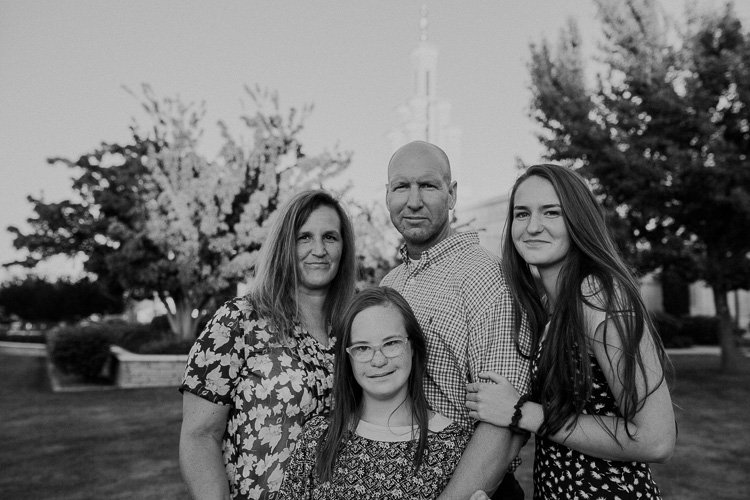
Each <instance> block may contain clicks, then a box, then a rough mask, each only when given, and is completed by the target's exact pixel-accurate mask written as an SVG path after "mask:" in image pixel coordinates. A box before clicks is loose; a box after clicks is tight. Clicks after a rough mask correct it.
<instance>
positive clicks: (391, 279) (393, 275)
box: [380, 264, 406, 288]
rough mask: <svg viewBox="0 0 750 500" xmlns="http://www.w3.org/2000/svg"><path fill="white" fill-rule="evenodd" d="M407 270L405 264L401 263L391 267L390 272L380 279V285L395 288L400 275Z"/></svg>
mask: <svg viewBox="0 0 750 500" xmlns="http://www.w3.org/2000/svg"><path fill="white" fill-rule="evenodd" d="M405 270H406V265H405V264H399V265H398V266H396V267H394V268H393V269H391V270H390V271H389V272H388V274H386V275H385V276H384V277H383V279H382V280H380V286H387V287H391V288H393V286H394V284H395V283H396V282H397V280H398V277H399V276H400V275H402V274H403V273H404V271H405Z"/></svg>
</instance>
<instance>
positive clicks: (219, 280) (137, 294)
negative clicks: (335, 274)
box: [9, 85, 350, 339]
mask: <svg viewBox="0 0 750 500" xmlns="http://www.w3.org/2000/svg"><path fill="white" fill-rule="evenodd" d="M246 90H247V93H248V95H249V96H250V98H251V100H252V101H253V104H254V107H255V112H254V113H251V114H246V115H243V116H241V117H240V118H241V120H242V122H243V123H244V125H245V127H246V131H247V132H249V133H250V137H249V138H248V137H240V138H235V137H233V136H232V134H231V133H230V131H229V128H228V127H227V126H226V125H225V124H223V123H221V122H220V123H219V128H220V131H221V134H222V138H223V146H222V148H221V151H220V152H219V154H218V156H217V158H216V159H208V158H206V157H205V156H204V155H203V154H201V152H200V145H201V137H202V132H203V131H202V128H201V123H202V120H203V118H204V116H205V110H204V107H203V105H196V104H193V103H191V104H185V103H183V102H182V101H181V100H180V99H179V98H175V99H171V98H165V99H158V98H157V97H155V96H154V94H153V92H152V91H151V89H150V88H149V87H148V86H145V85H144V87H143V95H142V97H141V98H140V99H141V104H142V106H143V108H144V109H145V111H146V112H147V114H148V116H149V118H150V119H151V120H152V123H153V127H152V129H151V130H150V131H149V132H147V133H141V132H140V131H139V130H138V129H137V128H136V127H132V128H131V131H132V141H131V143H129V144H126V145H119V144H102V145H101V147H100V148H98V149H96V150H94V151H92V152H91V153H87V154H84V155H82V156H81V157H80V158H79V159H78V160H77V161H75V162H74V161H70V160H66V159H61V158H53V159H50V160H49V162H50V163H51V164H53V165H62V166H67V167H69V168H71V169H73V170H74V171H77V172H79V173H80V175H79V176H78V177H77V178H76V179H75V180H74V182H73V191H74V192H75V195H76V196H75V197H74V199H71V200H66V201H63V202H59V203H46V202H44V201H43V200H41V199H37V198H33V197H29V201H30V202H31V203H32V205H33V208H34V211H35V214H36V215H35V216H34V217H32V218H30V219H28V221H27V222H28V223H29V225H30V226H31V230H30V231H29V232H27V233H25V232H23V231H21V230H20V229H19V228H16V227H10V228H9V230H10V231H11V232H12V233H14V234H15V239H14V245H15V246H16V248H19V249H21V248H23V249H26V250H27V251H28V256H27V258H26V259H25V260H24V261H22V262H20V263H21V264H23V265H26V266H33V265H35V264H36V263H38V262H39V261H40V260H43V259H44V258H46V257H49V256H52V255H56V254H66V255H77V254H79V253H82V254H84V255H85V256H86V261H85V264H84V268H85V270H86V271H88V272H91V273H94V274H96V275H97V276H99V278H100V279H102V280H104V281H106V283H107V284H108V286H109V287H110V289H112V290H114V291H124V292H125V293H126V295H127V296H128V297H130V298H134V299H144V298H152V297H153V296H154V295H155V296H157V297H158V298H159V299H160V300H161V301H162V302H163V303H164V304H165V306H166V308H167V310H168V312H169V322H170V325H171V327H172V330H173V331H174V332H175V333H177V334H179V335H180V336H181V337H182V338H185V339H194V338H195V334H196V329H197V325H198V323H199V321H200V320H201V317H202V316H203V315H205V314H206V313H207V311H208V310H209V309H211V308H213V307H215V305H216V304H215V302H220V301H221V299H223V298H226V297H228V296H231V295H232V294H233V293H234V290H235V289H236V285H237V283H239V282H240V281H242V280H244V279H246V278H247V277H248V276H249V275H251V272H252V269H253V266H254V262H255V258H256V254H257V251H258V249H259V247H260V244H261V242H262V241H263V239H264V237H265V233H266V231H267V229H268V226H269V223H270V220H271V218H272V216H273V214H274V212H275V211H276V209H277V207H278V206H280V205H281V204H282V203H283V202H284V201H285V200H286V199H287V197H289V196H290V195H291V194H293V191H294V190H295V189H305V188H308V187H318V186H320V184H321V183H322V182H323V181H324V180H325V179H326V178H328V177H330V176H332V175H335V174H336V173H338V172H340V171H341V170H342V169H344V168H346V167H347V166H348V164H349V161H350V154H349V153H339V152H333V153H330V152H324V153H322V154H320V155H317V156H307V155H306V154H305V153H304V152H303V149H302V145H301V143H300V142H299V140H298V135H299V133H300V132H301V131H302V129H303V124H304V121H305V119H306V118H307V116H308V115H309V113H310V112H311V107H309V106H306V107H304V108H303V109H302V110H301V112H298V111H297V110H296V109H294V108H292V109H290V110H289V111H288V112H283V111H282V110H281V107H280V105H279V101H278V96H277V95H276V94H274V93H269V92H263V91H261V90H259V89H257V88H256V89H255V90H251V89H249V88H248V89H246Z"/></svg>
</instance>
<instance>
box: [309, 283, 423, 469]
mask: <svg viewBox="0 0 750 500" xmlns="http://www.w3.org/2000/svg"><path fill="white" fill-rule="evenodd" d="M375 306H384V307H387V308H391V309H394V310H396V311H398V313H399V314H400V315H401V318H402V319H403V322H404V329H405V330H406V335H407V337H408V338H409V344H410V345H411V352H412V363H411V373H410V374H409V380H408V382H407V384H408V386H407V387H408V399H409V400H410V402H411V408H412V414H411V415H412V425H413V426H418V427H419V439H418V441H417V447H416V451H415V453H414V461H413V465H414V472H415V473H416V471H417V470H419V466H420V465H421V463H422V458H423V456H424V454H425V453H426V447H427V434H428V426H429V411H430V407H429V404H428V403H427V397H426V396H425V393H424V389H423V383H424V378H425V375H426V373H427V344H426V342H425V338H424V335H423V333H422V329H421V328H420V326H419V322H418V321H417V318H416V316H415V315H414V311H412V309H411V307H410V306H409V303H408V302H406V299H404V298H403V297H402V296H401V294H400V293H398V292H397V291H396V290H394V289H392V288H388V287H373V288H367V289H365V290H363V291H361V292H359V293H358V294H356V295H355V296H354V299H353V300H352V302H351V303H350V304H349V307H348V308H347V309H346V311H345V312H344V314H343V315H342V316H341V318H340V320H339V321H336V323H335V324H334V333H335V335H336V342H337V346H336V355H335V362H334V364H335V366H334V384H333V401H334V405H333V409H332V410H331V415H330V417H329V419H328V421H329V427H328V432H327V433H326V434H324V435H323V437H322V438H321V440H320V442H319V444H318V461H317V465H316V471H317V473H318V477H319V478H320V480H321V481H328V480H330V478H331V476H332V472H333V468H334V465H335V462H336V457H337V456H338V454H339V452H340V450H341V449H342V446H343V445H344V443H345V442H346V440H347V438H348V437H349V436H350V435H352V434H353V433H354V432H355V430H356V429H357V424H358V423H359V419H360V417H361V412H362V387H360V385H359V384H358V383H357V380H356V379H355V378H354V371H353V369H352V362H351V359H350V358H349V354H348V353H347V352H346V348H347V347H349V342H350V339H351V330H352V323H353V322H354V318H355V317H356V316H357V315H358V314H359V313H361V312H362V311H364V310H365V309H369V308H371V307H375ZM404 403H406V401H404Z"/></svg>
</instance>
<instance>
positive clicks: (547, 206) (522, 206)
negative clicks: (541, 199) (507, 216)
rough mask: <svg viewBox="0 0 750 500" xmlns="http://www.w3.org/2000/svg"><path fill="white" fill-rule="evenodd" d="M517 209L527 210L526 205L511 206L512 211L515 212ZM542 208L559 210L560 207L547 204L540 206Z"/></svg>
mask: <svg viewBox="0 0 750 500" xmlns="http://www.w3.org/2000/svg"><path fill="white" fill-rule="evenodd" d="M518 208H525V209H527V210H528V208H529V207H527V206H526V205H513V210H516V209H518ZM542 208H561V205H560V204H559V203H548V204H546V205H542Z"/></svg>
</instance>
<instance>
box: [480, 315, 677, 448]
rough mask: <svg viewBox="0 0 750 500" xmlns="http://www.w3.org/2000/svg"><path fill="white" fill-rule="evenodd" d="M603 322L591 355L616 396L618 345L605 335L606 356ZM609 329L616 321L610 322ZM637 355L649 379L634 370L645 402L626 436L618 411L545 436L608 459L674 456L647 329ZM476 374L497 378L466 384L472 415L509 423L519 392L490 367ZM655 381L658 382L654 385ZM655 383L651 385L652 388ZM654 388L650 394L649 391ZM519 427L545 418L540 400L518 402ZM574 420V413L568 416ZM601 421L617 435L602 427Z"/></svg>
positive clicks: (670, 418)
mask: <svg viewBox="0 0 750 500" xmlns="http://www.w3.org/2000/svg"><path fill="white" fill-rule="evenodd" d="M602 325H603V324H600V325H599V327H598V328H596V331H595V335H594V342H592V346H593V350H594V355H595V356H596V358H597V361H598V362H599V364H600V366H602V369H603V371H604V373H605V377H606V378H607V383H608V384H609V387H610V390H611V391H612V394H613V395H614V397H615V399H616V400H617V401H618V402H619V401H620V400H621V395H622V393H623V385H622V381H621V380H622V378H621V375H620V372H619V371H617V369H616V367H618V366H619V360H620V359H621V357H622V349H621V346H620V345H619V339H616V338H615V337H617V335H609V336H608V338H607V342H608V344H609V345H608V352H609V355H610V356H609V358H608V357H607V354H606V353H605V349H604V343H603V342H602V331H603V326H602ZM609 327H610V332H611V331H614V325H613V324H611V325H609ZM640 349H641V355H642V357H643V363H644V367H645V371H646V375H647V380H644V377H643V376H642V375H641V374H640V373H638V374H637V378H636V383H637V393H638V395H639V396H640V397H641V398H644V397H645V401H643V406H642V407H641V408H640V410H638V411H637V412H636V414H635V415H634V417H633V420H632V421H631V422H630V423H629V430H630V433H631V435H632V437H631V436H629V435H628V434H627V432H626V430H625V420H624V419H623V418H617V417H601V420H598V419H597V418H595V417H593V416H591V415H580V416H579V418H578V420H577V422H576V423H575V425H574V427H573V429H572V430H569V429H567V427H563V429H561V430H560V431H558V432H556V433H555V434H552V435H549V436H545V437H547V438H548V439H550V440H552V441H554V442H557V443H560V444H564V445H565V446H568V447H569V448H572V449H575V450H578V451H580V452H583V453H586V454H588V455H592V456H595V457H599V458H604V459H607V460H626V461H639V462H664V461H666V460H668V459H669V458H670V457H671V456H672V452H673V450H674V445H675V439H676V428H675V420H674V412H673V409H672V400H671V397H670V395H669V389H668V388H667V385H666V382H665V381H664V380H662V378H663V377H662V369H661V365H660V363H659V360H658V357H657V351H656V347H655V345H654V342H653V339H652V337H651V335H650V333H648V332H647V333H646V335H644V338H643V340H642V342H641V345H640ZM480 377H482V378H489V379H490V380H492V381H493V382H495V384H484V383H475V384H469V386H468V390H469V393H468V395H467V403H466V405H467V407H468V408H469V414H470V415H471V416H472V417H473V418H478V419H480V420H483V421H485V422H489V423H492V424H494V425H499V426H508V425H509V424H510V420H511V418H512V416H513V406H514V405H515V404H516V402H517V401H518V393H517V392H516V390H515V389H514V388H513V386H512V385H511V384H510V383H508V381H507V380H506V379H505V378H503V377H502V376H500V375H498V374H496V373H492V372H488V373H481V374H480ZM657 384H659V385H658V387H656V385H657ZM655 387H656V389H655V390H654V388H655ZM650 391H653V392H652V393H651V394H649V395H648V396H645V395H646V394H647V393H648V392H650ZM521 410H522V411H521V415H522V416H521V419H520V421H519V427H520V428H522V429H524V430H527V431H530V432H533V433H536V432H537V431H538V430H539V427H540V426H541V425H542V422H543V420H544V414H543V411H542V407H541V405H539V404H537V403H533V402H526V403H525V404H524V405H523V407H522V408H521ZM571 420H572V419H571ZM602 425H604V427H605V428H606V429H608V430H609V431H610V432H611V433H612V434H613V435H614V436H616V437H617V440H618V441H619V443H618V442H616V441H615V440H614V439H612V436H611V435H610V434H609V433H608V432H607V431H606V430H605V429H604V428H602Z"/></svg>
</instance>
